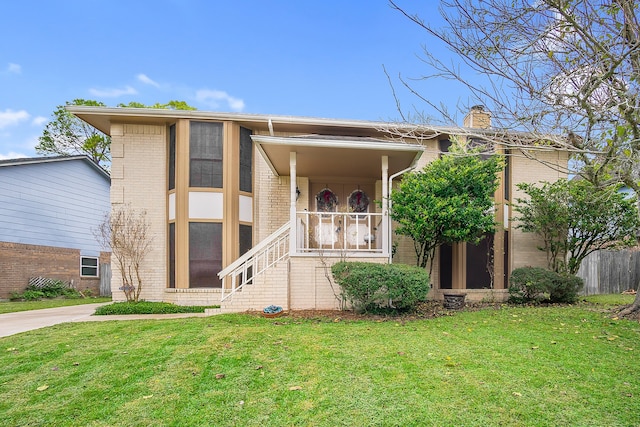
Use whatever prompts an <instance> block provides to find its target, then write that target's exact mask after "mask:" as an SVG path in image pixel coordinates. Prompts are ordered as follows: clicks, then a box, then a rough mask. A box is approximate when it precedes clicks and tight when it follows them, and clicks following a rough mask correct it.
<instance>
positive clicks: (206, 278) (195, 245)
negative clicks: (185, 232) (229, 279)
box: [189, 222, 222, 288]
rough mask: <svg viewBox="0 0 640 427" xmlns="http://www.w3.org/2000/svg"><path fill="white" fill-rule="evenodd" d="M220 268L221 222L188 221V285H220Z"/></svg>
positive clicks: (200, 286)
mask: <svg viewBox="0 0 640 427" xmlns="http://www.w3.org/2000/svg"><path fill="white" fill-rule="evenodd" d="M220 270H222V224H220V223H216V222H191V223H189V287H190V288H214V287H218V288H219V287H220V286H221V282H220V279H219V278H218V273H219V272H220Z"/></svg>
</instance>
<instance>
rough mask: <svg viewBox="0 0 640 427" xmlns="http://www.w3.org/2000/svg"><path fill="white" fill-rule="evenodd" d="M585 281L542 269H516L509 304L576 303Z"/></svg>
mask: <svg viewBox="0 0 640 427" xmlns="http://www.w3.org/2000/svg"><path fill="white" fill-rule="evenodd" d="M582 286H583V281H582V279H581V278H579V277H577V276H573V275H570V274H560V273H556V272H555V271H551V270H547V269H545V268H541V267H521V268H516V269H515V270H513V272H512V273H511V277H510V278H509V302H512V303H516V304H524V303H530V302H536V301H542V300H549V301H550V302H554V303H569V304H571V303H574V302H575V301H576V300H577V298H578V291H579V290H580V289H581V288H582Z"/></svg>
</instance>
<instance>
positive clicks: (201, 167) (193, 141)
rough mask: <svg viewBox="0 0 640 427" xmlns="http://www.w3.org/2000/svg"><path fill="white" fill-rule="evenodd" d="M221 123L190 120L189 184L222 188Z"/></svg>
mask: <svg viewBox="0 0 640 427" xmlns="http://www.w3.org/2000/svg"><path fill="white" fill-rule="evenodd" d="M222 143H223V131H222V123H208V122H191V126H190V131H189V157H190V162H189V163H190V164H189V186H191V187H207V188H222Z"/></svg>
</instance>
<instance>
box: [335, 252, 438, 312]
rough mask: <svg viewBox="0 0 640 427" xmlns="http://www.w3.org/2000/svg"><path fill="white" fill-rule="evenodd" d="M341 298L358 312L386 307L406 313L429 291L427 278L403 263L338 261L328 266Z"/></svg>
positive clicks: (419, 271) (424, 274) (414, 268)
mask: <svg viewBox="0 0 640 427" xmlns="http://www.w3.org/2000/svg"><path fill="white" fill-rule="evenodd" d="M331 272H332V273H333V277H334V279H335V281H336V282H337V283H338V284H339V285H340V288H341V289H342V296H343V298H344V299H345V300H346V301H348V302H349V303H350V304H351V305H352V306H353V307H354V308H355V309H356V310H357V311H365V312H366V311H371V310H376V309H380V308H382V307H388V306H389V303H391V305H392V307H393V308H396V309H398V310H408V309H411V308H413V307H415V306H416V304H417V303H419V302H421V301H424V300H425V299H426V297H427V293H428V292H429V289H430V285H429V275H428V274H427V272H426V271H425V270H424V269H422V268H418V267H412V266H409V265H403V264H376V263H369V262H346V261H342V262H338V263H336V264H334V265H333V267H331Z"/></svg>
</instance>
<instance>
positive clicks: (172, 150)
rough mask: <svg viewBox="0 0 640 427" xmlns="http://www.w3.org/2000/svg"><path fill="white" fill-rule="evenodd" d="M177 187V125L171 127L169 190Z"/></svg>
mask: <svg viewBox="0 0 640 427" xmlns="http://www.w3.org/2000/svg"><path fill="white" fill-rule="evenodd" d="M175 188H176V125H171V126H170V127H169V190H173V189H175Z"/></svg>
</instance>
